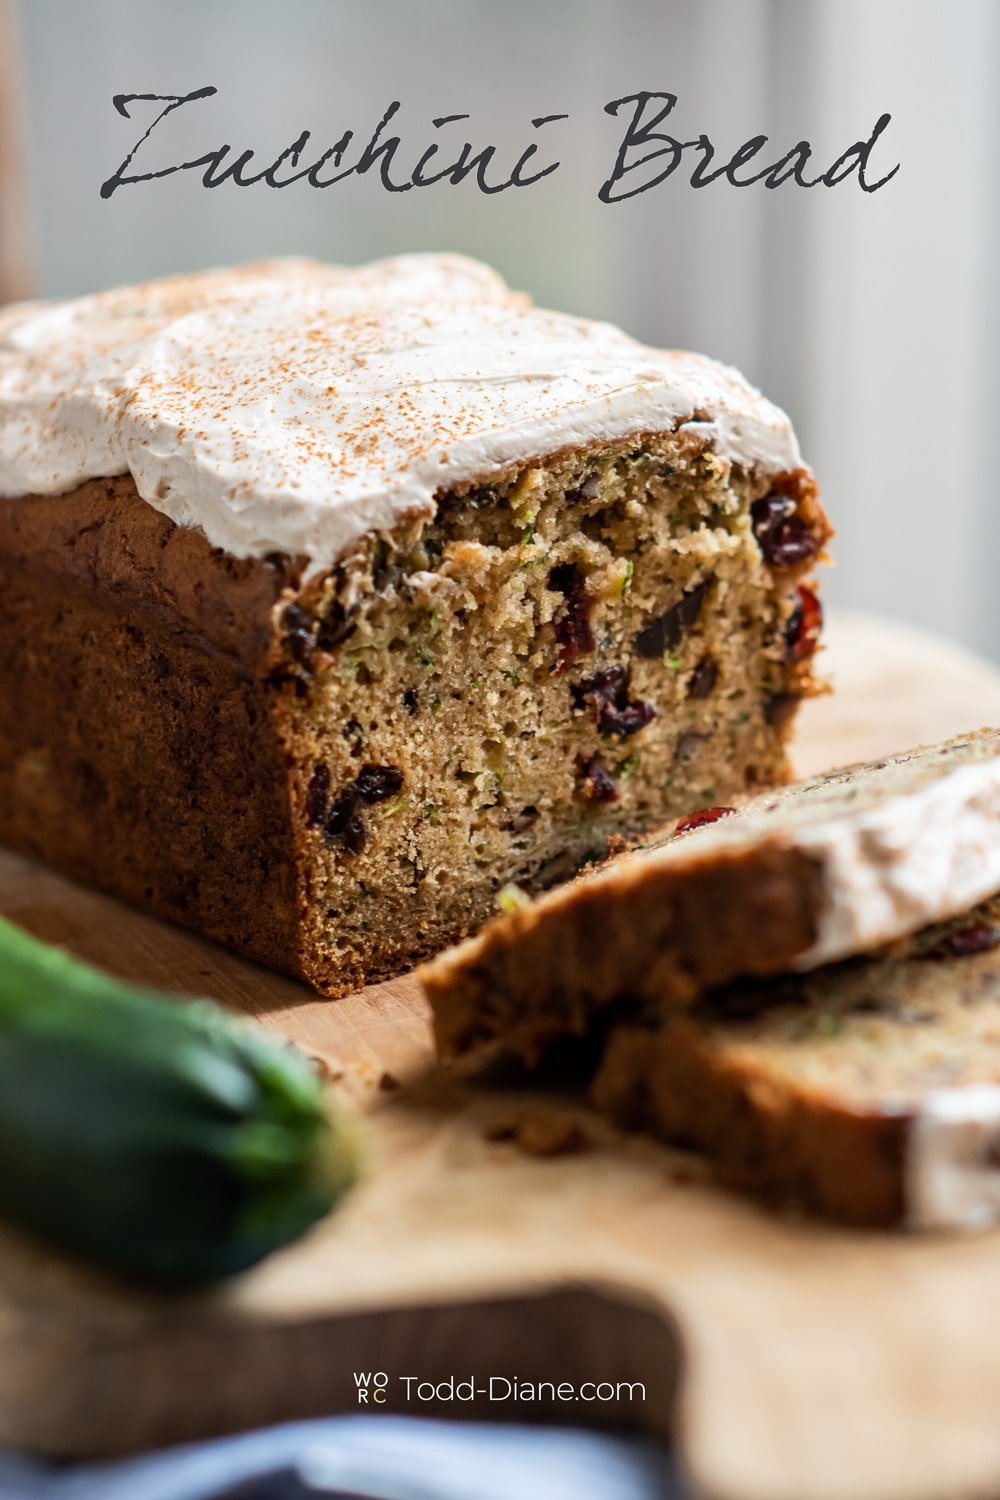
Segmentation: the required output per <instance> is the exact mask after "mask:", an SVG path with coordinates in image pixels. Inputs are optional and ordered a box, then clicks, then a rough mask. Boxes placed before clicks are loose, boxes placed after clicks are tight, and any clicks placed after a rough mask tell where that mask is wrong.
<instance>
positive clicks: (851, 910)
mask: <svg viewBox="0 0 1000 1500" xmlns="http://www.w3.org/2000/svg"><path fill="white" fill-rule="evenodd" d="M998 890H1000V731H997V730H993V729H989V730H981V731H979V732H978V733H975V734H969V735H963V736H961V737H960V738H958V739H954V740H949V741H947V742H945V743H944V744H941V745H935V746H931V747H928V748H924V749H919V750H912V751H908V752H906V753H905V754H901V755H895V756H891V757H889V758H888V759H886V760H882V761H877V762H870V763H868V764H866V765H858V766H848V767H846V768H845V769H843V770H840V771H835V772H833V773H831V774H829V775H826V776H817V777H815V778H813V779H812V780H809V781H804V782H800V783H798V784H796V785H794V786H789V787H787V788H784V789H781V790H778V791H774V792H769V793H763V794H761V795H759V796H757V797H754V798H751V799H749V800H747V801H746V802H745V803H744V804H743V805H742V806H741V807H740V808H739V809H733V808H729V807H724V806H722V807H713V808H708V809H704V810H702V811H701V812H696V813H694V814H691V815H688V816H686V817H685V818H682V819H681V820H680V822H679V823H677V824H676V825H673V826H672V827H671V828H669V829H666V830H664V832H663V834H662V835H657V836H656V837H655V838H653V839H652V840H651V841H650V842H648V843H646V844H640V845H638V846H637V847H635V848H634V849H631V850H628V851H626V852H625V853H623V854H621V855H619V856H618V857H617V858H615V859H612V860H609V861H608V862H607V863H606V864H605V865H604V866H603V867H599V868H598V869H596V870H594V871H591V872H587V873H584V874H582V875H580V876H579V877H578V878H577V879H576V880H574V881H573V882H571V883H570V884H568V885H565V886H562V887H560V889H559V890H556V891H551V892H549V893H547V894H546V895H544V896H542V897H541V898H540V899H539V900H538V901H537V902H534V903H532V902H525V903H524V904H523V905H519V906H518V907H517V908H516V909H515V910H513V911H512V912H511V913H509V914H508V915H505V916H501V917H498V918H496V919H495V920H494V921H493V922H492V923H490V924H489V925H488V926H487V927H486V928H484V930H483V931H482V932H481V933H479V934H478V935H477V936H476V937H474V938H470V939H469V940H468V941H467V942H465V943H463V944H461V945H460V946H459V947H458V948H456V949H455V950H453V951H452V952H448V953H444V954H442V955H441V956H440V957H439V958H437V959H436V960H435V961H434V962H432V963H431V964H428V965H427V966H426V967H425V968H423V969H422V970H421V979H422V981H423V985H424V989H425V991H426V993H427V995H428V997H429V999H430V1001H431V1004H432V1007H433V1010H434V1024H435V1030H436V1034H437V1040H438V1045H439V1048H440V1050H441V1052H442V1053H443V1054H444V1055H446V1056H447V1055H455V1054H459V1053H462V1052H468V1051H470V1050H472V1049H474V1048H476V1047H477V1046H479V1045H480V1044H483V1043H486V1042H497V1041H499V1042H502V1043H503V1044H504V1045H505V1046H506V1047H507V1048H508V1049H510V1050H513V1051H518V1052H520V1053H521V1054H522V1055H524V1056H525V1057H527V1058H529V1059H531V1058H534V1057H535V1056H536V1055H537V1054H538V1052H539V1051H540V1050H541V1049H542V1048H543V1047H544V1045H545V1044H546V1043H547V1042H548V1041H549V1040H551V1039H552V1038H554V1037H556V1036H559V1035H562V1034H565V1033H568V1032H569V1033H581V1032H584V1031H586V1030H587V1029H588V1027H589V1025H590V1024H591V1017H592V1015H593V1013H594V1012H595V1011H598V1010H600V1009H601V1008H603V1007H605V1006H608V1005H610V1004H612V1003H613V1002H615V1001H618V1000H621V999H622V998H623V997H626V998H633V999H634V998H640V999H647V1000H649V1001H651V1002H654V1003H655V1004H657V1005H660V1006H678V1005H684V1004H688V1003H690V1002H691V1001H692V1000H695V999H696V998H697V997H698V996H699V995H700V993H701V992H702V991H703V990H705V989H707V988H709V987H710V986H713V985H718V984H722V983H725V982H726V981H727V980H729V979H734V978H736V977H738V976H739V975H743V974H777V973H781V972H783V971H784V970H786V969H811V968H816V967H818V966H819V965H821V964H825V963H828V962H831V961H834V960H836V959H840V958H845V957H847V956H849V955H851V954H857V953H865V952H870V951H872V950H873V949H875V948H877V947H879V945H881V944H882V943H885V942H890V941H892V940H894V939H896V938H899V937H903V936H905V935H907V934H909V933H912V932H915V931H917V930H918V929H919V928H921V927H923V926H924V925H926V924H927V923H930V922H933V921H938V920H942V919H944V918H947V917H951V916H953V915H955V914H956V913H958V912H961V911H963V910H965V909H966V908H967V907H969V906H970V905H971V904H972V903H973V902H975V901H979V900H983V899H985V898H986V897H987V896H991V895H993V894H994V893H995V892H996V891H998Z"/></svg>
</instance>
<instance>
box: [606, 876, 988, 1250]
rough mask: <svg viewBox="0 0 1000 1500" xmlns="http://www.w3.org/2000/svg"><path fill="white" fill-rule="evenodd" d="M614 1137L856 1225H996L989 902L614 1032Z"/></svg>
mask: <svg viewBox="0 0 1000 1500" xmlns="http://www.w3.org/2000/svg"><path fill="white" fill-rule="evenodd" d="M593 1096H594V1100H595V1102H596V1104H597V1105H598V1107H599V1108H601V1109H602V1110H604V1111H605V1112H606V1113H607V1114H609V1115H611V1116H612V1118H613V1119H615V1120H616V1121H617V1122H618V1123H619V1124H620V1125H623V1126H625V1127H626V1128H631V1129H642V1130H646V1131H649V1132H650V1133H652V1134H654V1135H656V1136H659V1137H661V1138H663V1139H665V1140H667V1141H670V1142H673V1143H675V1144H681V1145H689V1146H695V1147H697V1148H700V1149H702V1150H705V1151H707V1152H708V1153H709V1154H710V1155H711V1157H712V1158H713V1161H714V1163H715V1168H716V1172H717V1175H718V1176H719V1177H720V1178H721V1179H722V1180H723V1181H726V1182H728V1183H730V1184H732V1185H733V1186H736V1187H739V1188H742V1189H749V1190H752V1191H755V1192H758V1193H762V1194H764V1195H765V1196H766V1197H768V1198H771V1199H774V1198H777V1199H786V1200H787V1199H790V1200H794V1201H796V1202H798V1203H800V1204H802V1205H804V1206H806V1207H807V1208H809V1209H812V1210H815V1211H818V1212H820V1213H822V1214H825V1215H827V1216H831V1217H833V1218H836V1219H840V1220H842V1221H845V1222H849V1223H854V1224H868V1225H891V1224H898V1223H905V1224H907V1225H909V1226H910V1227H912V1228H931V1229H939V1228H950V1227H961V1228H976V1227H981V1226H983V1225H986V1224H988V1223H991V1222H994V1221H996V1220H997V1219H1000V898H996V897H994V898H993V899H992V900H990V901H988V902H985V903H983V904H981V905H980V906H978V907H976V908H974V909H973V910H972V911H970V912H968V913H966V914H964V915H962V916H960V917H958V918H957V919H954V920H952V921H951V922H950V923H947V924H938V925H935V926H932V927H930V928H928V929H925V930H924V931H922V932H921V933H919V934H917V935H916V936H915V937H913V938H910V939H908V940H904V941H903V942H901V943H897V944H895V945H892V946H890V947H888V948H885V949H883V950H881V951H880V952H879V953H877V954H875V955H872V956H869V957H867V958H855V959H850V960H847V961H845V962H842V963H840V964H833V965H829V966H827V967H826V968H823V969H817V970H814V971H812V972H810V973H801V974H796V975H789V976H781V977H779V978H778V979H773V980H768V979H757V980H743V981H740V982H738V983H735V984H733V985H730V986H727V987H725V988H723V989H720V990H715V991H713V992H712V993H711V994H710V995H707V996H705V997H704V998H703V999H702V1000H700V1001H699V1002H698V1003H697V1004H696V1005H694V1006H691V1007H689V1008H688V1009H687V1010H684V1011H679V1010H676V1009H675V1010H673V1011H667V1010H664V1009H663V1008H662V1007H656V1006H652V1005H648V1004H647V1005H646V1006H645V1007H644V1008H643V1009H642V1012H641V1014H639V1015H637V1016H635V1017H633V1018H631V1019H629V1020H627V1021H624V1022H622V1023H621V1024H616V1025H614V1026H613V1028H612V1030H611V1031H610V1033H609V1036H608V1039H607V1042H606V1046H605V1050H604V1055H603V1059H602V1062H601V1065H600V1068H599V1069H598V1073H597V1076H596V1078H595V1081H594V1085H593Z"/></svg>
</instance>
